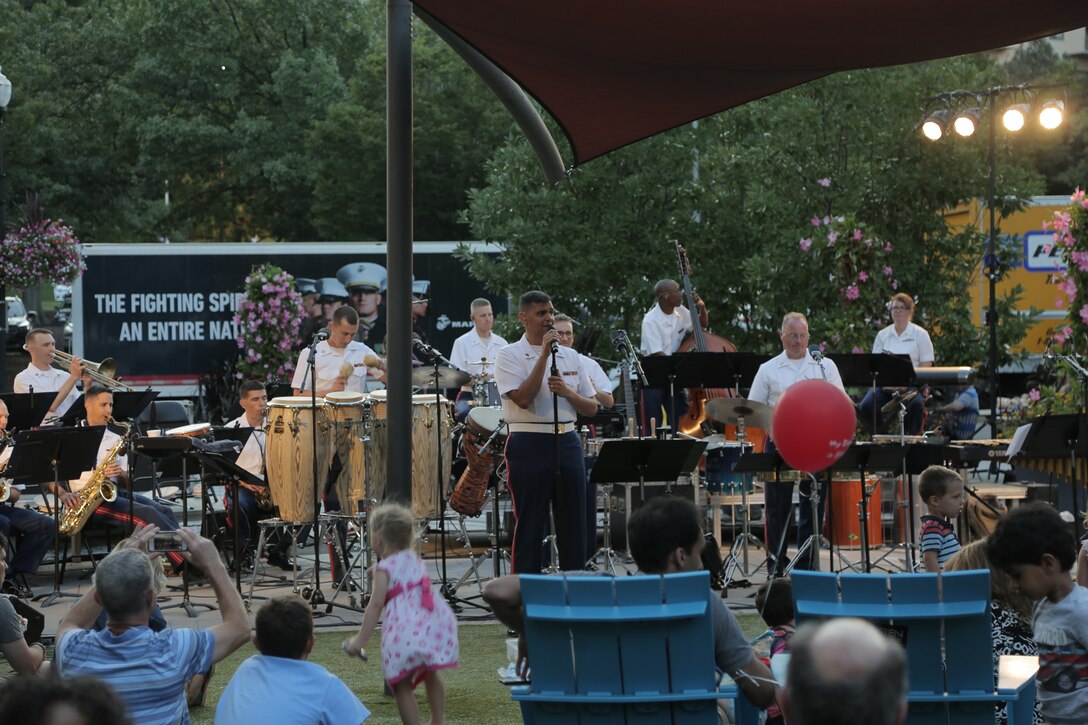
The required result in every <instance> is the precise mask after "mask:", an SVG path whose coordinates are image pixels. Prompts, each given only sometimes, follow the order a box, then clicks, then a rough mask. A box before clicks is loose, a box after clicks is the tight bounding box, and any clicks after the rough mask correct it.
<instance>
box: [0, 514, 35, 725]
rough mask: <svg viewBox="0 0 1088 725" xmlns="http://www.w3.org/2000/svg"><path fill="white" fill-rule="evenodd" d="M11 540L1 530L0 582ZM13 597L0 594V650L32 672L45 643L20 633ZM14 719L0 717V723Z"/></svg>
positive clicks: (23, 627) (18, 667) (23, 623)
mask: <svg viewBox="0 0 1088 725" xmlns="http://www.w3.org/2000/svg"><path fill="white" fill-rule="evenodd" d="M9 551H11V544H10V543H9V542H8V537H6V536H4V534H3V533H0V584H3V583H4V577H5V576H6V575H7V572H8V559H7V556H8V552H9ZM11 602H12V599H11V598H10V597H9V596H8V595H0V652H3V654H4V659H6V660H7V661H8V664H9V665H11V669H13V670H15V672H16V673H18V674H20V675H32V674H34V673H35V672H37V671H38V669H39V668H40V667H41V666H42V662H43V661H45V647H44V646H43V645H42V644H41V643H40V642H35V643H34V644H33V645H28V644H27V642H26V639H25V638H24V637H23V633H24V632H26V620H24V619H23V618H22V616H20V615H19V613H18V612H16V611H15V606H14V605H13V604H12V603H11ZM3 722H15V721H14V720H5V719H3V718H0V723H3Z"/></svg>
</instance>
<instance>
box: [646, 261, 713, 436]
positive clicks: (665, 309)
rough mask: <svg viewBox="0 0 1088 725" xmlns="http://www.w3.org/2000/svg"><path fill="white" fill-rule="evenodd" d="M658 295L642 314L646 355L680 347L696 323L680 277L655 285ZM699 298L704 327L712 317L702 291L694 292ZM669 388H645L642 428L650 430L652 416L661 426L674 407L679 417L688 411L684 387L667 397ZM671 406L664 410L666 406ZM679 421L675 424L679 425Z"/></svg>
mask: <svg viewBox="0 0 1088 725" xmlns="http://www.w3.org/2000/svg"><path fill="white" fill-rule="evenodd" d="M654 295H655V296H656V298H657V303H656V304H655V305H654V306H653V307H652V308H650V310H649V312H647V313H646V316H645V317H643V318H642V340H641V344H640V345H639V352H641V353H642V355H643V356H644V357H650V356H653V355H672V354H674V353H675V352H676V351H677V350H679V349H680V345H681V344H682V343H683V342H684V338H685V337H687V336H688V335H689V334H691V333H692V332H693V330H694V327H693V326H692V323H691V311H690V310H689V309H688V308H687V307H685V306H684V304H683V300H684V295H683V293H682V292H681V291H680V285H679V284H677V283H676V280H672V279H663V280H661V281H660V282H658V283H657V284H656V285H654ZM692 297H693V298H694V299H695V307H696V309H697V311H698V313H699V321H700V324H702V326H703V327H707V326H708V324H709V319H708V317H707V313H706V305H705V304H703V301H702V300H701V299H699V295H697V294H694V293H693V294H692ZM667 398H668V391H667V390H666V389H663V388H646V389H645V390H643V391H642V406H643V415H642V421H641V422H642V430H643V432H644V433H647V434H648V433H649V430H650V428H649V425H650V420H651V419H652V420H653V421H654V426H655V427H658V428H660V427H661V421H662V420H664V418H665V416H666V415H667V416H669V417H670V419H671V417H672V413H673V410H672V409H673V408H675V410H676V416H677V417H679V416H681V415H683V414H684V413H685V412H687V409H688V405H687V399H686V398H685V396H684V391H683V390H678V391H676V395H675V396H674V398H673V400H667ZM666 405H667V406H668V407H667V408H666V409H665V411H664V413H662V408H663V407H664V406H666ZM675 427H676V426H675V425H674V426H673V428H674V429H675Z"/></svg>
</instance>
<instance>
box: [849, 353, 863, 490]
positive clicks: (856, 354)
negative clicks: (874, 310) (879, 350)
mask: <svg viewBox="0 0 1088 725" xmlns="http://www.w3.org/2000/svg"><path fill="white" fill-rule="evenodd" d="M850 352H852V353H853V354H855V355H863V354H864V353H865V351H864V350H862V349H861V348H860V347H855V348H854V349H853V350H851V351H850ZM859 480H860V479H859Z"/></svg>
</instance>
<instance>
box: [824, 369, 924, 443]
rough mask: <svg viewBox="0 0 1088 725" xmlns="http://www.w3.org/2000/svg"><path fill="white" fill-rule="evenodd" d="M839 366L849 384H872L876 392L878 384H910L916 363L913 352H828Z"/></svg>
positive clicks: (859, 385)
mask: <svg viewBox="0 0 1088 725" xmlns="http://www.w3.org/2000/svg"><path fill="white" fill-rule="evenodd" d="M825 357H826V358H827V359H828V360H830V361H831V362H833V363H835V367H837V368H838V369H839V377H841V378H842V384H843V386H845V387H858V388H865V387H867V388H870V389H871V390H872V392H873V395H876V388H877V385H879V386H881V387H885V388H893V387H894V388H900V387H907V386H909V385H910V384H911V383H912V382H914V366H913V365H911V362H910V356H909V355H892V354H891V353H887V352H882V353H860V352H859V353H831V354H830V355H825ZM876 424H877V412H876V405H875V404H874V406H873V420H872V425H873V430H874V431H875V430H876V429H877V427H876Z"/></svg>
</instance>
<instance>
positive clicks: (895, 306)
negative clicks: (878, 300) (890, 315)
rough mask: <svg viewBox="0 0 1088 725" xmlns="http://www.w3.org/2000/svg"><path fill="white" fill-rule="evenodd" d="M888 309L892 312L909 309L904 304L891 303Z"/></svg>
mask: <svg viewBox="0 0 1088 725" xmlns="http://www.w3.org/2000/svg"><path fill="white" fill-rule="evenodd" d="M888 309H890V310H891V311H892V312H908V311H909V310H910V308H909V307H906V306H904V305H892V306H891V307H889V308H888Z"/></svg>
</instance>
